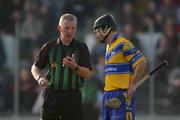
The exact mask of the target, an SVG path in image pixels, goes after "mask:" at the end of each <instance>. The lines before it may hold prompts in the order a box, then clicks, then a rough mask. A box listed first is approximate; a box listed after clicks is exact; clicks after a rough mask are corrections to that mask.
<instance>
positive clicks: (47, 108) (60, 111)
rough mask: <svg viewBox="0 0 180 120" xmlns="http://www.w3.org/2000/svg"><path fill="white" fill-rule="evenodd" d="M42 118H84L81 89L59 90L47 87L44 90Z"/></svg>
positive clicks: (81, 119)
mask: <svg viewBox="0 0 180 120" xmlns="http://www.w3.org/2000/svg"><path fill="white" fill-rule="evenodd" d="M41 119H42V120H83V107H82V94H81V91H80V90H72V91H63V90H58V91H57V90H53V89H50V88H46V89H45V90H44V92H43V104H42V111H41Z"/></svg>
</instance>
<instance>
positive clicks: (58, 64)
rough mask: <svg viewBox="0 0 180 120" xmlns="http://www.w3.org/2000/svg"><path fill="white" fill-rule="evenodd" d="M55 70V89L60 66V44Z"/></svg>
mask: <svg viewBox="0 0 180 120" xmlns="http://www.w3.org/2000/svg"><path fill="white" fill-rule="evenodd" d="M56 64H57V65H56V72H55V81H54V88H55V89H56V90H57V89H58V86H59V75H60V68H61V46H60V47H58V55H57V58H56Z"/></svg>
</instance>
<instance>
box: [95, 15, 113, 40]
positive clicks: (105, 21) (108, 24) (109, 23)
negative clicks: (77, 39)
mask: <svg viewBox="0 0 180 120" xmlns="http://www.w3.org/2000/svg"><path fill="white" fill-rule="evenodd" d="M105 28H106V29H107V31H106V32H103V30H104V29H105ZM112 29H116V21H115V19H114V17H113V16H112V15H109V14H105V15H103V16H101V17H99V18H98V19H97V20H96V21H95V22H94V25H93V31H94V32H97V31H100V33H101V34H102V35H103V36H104V38H103V39H102V40H101V41H100V42H103V43H104V42H105V40H106V38H107V36H108V35H109V33H110V31H111V30H112Z"/></svg>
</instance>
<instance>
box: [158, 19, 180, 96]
mask: <svg viewBox="0 0 180 120" xmlns="http://www.w3.org/2000/svg"><path fill="white" fill-rule="evenodd" d="M174 26H175V24H174V22H173V21H172V19H167V20H166V22H165V25H164V31H163V36H162V37H161V38H160V40H159V41H158V44H157V52H156V62H157V63H160V62H161V61H163V60H167V61H168V63H169V66H168V68H167V69H162V70H161V71H159V72H158V73H157V74H156V76H155V79H156V80H155V82H156V84H155V85H156V88H159V87H158V86H159V85H161V89H157V92H156V95H157V96H158V97H160V95H162V94H161V92H164V91H166V92H167V86H168V75H169V73H170V71H171V70H172V69H173V68H174V67H175V66H176V64H175V63H174V61H175V56H177V47H178V41H179V38H178V35H177V32H176V31H175V27H174ZM164 96H165V94H164Z"/></svg>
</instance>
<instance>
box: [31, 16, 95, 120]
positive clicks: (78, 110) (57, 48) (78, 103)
mask: <svg viewBox="0 0 180 120" xmlns="http://www.w3.org/2000/svg"><path fill="white" fill-rule="evenodd" d="M57 28H58V31H59V33H60V35H59V38H58V39H57V40H55V41H50V42H47V43H45V44H44V46H43V47H42V48H41V50H40V52H39V54H38V56H37V58H36V60H35V62H34V64H33V65H32V68H31V72H32V75H33V76H34V78H35V79H36V80H37V82H38V84H39V86H40V87H43V88H44V93H43V96H42V97H43V103H42V111H41V120H83V109H82V94H81V91H80V89H79V88H80V87H82V86H83V82H84V79H85V78H88V77H90V75H91V69H92V68H91V63H90V54H89V50H88V48H87V45H86V44H85V43H82V42H80V41H77V40H75V39H74V35H75V32H76V29H77V18H76V16H74V15H72V14H68V13H66V14H64V15H62V16H61V17H60V20H59V24H58V26H57ZM45 68H46V69H48V72H47V73H48V74H47V75H46V76H44V75H43V74H42V70H43V69H45Z"/></svg>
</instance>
